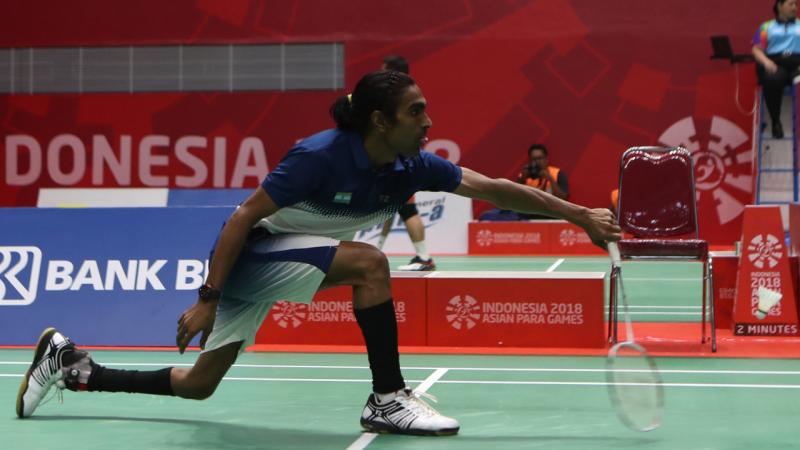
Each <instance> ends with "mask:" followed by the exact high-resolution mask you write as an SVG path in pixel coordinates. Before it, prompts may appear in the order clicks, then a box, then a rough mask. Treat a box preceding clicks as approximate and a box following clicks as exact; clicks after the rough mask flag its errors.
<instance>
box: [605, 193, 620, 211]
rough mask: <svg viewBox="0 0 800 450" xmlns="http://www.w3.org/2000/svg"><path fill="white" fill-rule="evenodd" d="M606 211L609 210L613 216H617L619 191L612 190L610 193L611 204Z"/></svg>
mask: <svg viewBox="0 0 800 450" xmlns="http://www.w3.org/2000/svg"><path fill="white" fill-rule="evenodd" d="M608 209H610V210H611V212H613V213H614V214H615V215H616V214H617V210H618V209H619V189H614V190H613V191H611V204H610V205H609V208H608Z"/></svg>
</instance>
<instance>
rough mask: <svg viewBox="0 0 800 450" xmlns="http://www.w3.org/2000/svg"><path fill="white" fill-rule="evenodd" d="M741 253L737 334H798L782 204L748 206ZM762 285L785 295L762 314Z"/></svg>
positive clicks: (734, 313)
mask: <svg viewBox="0 0 800 450" xmlns="http://www.w3.org/2000/svg"><path fill="white" fill-rule="evenodd" d="M741 252H742V254H741V258H739V270H738V274H737V281H736V299H735V303H734V312H733V322H734V330H733V332H734V334H736V335H751V336H784V335H796V334H798V324H797V303H796V296H795V290H794V283H793V282H792V275H791V270H790V267H789V255H788V254H789V251H788V249H787V248H786V244H785V241H784V233H783V224H782V222H781V213H780V208H779V207H777V206H754V205H748V206H747V207H746V208H745V212H744V225H743V227H742V251H741ZM761 287H764V288H767V289H769V290H771V291H775V292H778V293H780V294H781V295H782V299H781V301H780V302H778V303H777V304H775V305H774V306H772V307H771V308H766V309H767V310H768V313H767V314H766V316H764V315H761V316H759V314H758V313H759V309H760V308H759V297H760V296H759V288H761ZM762 307H763V305H762ZM764 312H765V313H766V312H767V311H764Z"/></svg>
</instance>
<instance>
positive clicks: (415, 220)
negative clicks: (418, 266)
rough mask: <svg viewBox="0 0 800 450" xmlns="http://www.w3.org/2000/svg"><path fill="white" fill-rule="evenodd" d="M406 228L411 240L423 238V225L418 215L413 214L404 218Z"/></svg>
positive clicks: (418, 240)
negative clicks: (406, 218)
mask: <svg viewBox="0 0 800 450" xmlns="http://www.w3.org/2000/svg"><path fill="white" fill-rule="evenodd" d="M406 229H407V230H408V237H410V238H411V242H420V241H424V240H425V225H423V224H422V219H420V218H419V215H413V216H411V217H409V218H408V220H406Z"/></svg>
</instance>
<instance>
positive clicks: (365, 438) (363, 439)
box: [347, 368, 447, 450]
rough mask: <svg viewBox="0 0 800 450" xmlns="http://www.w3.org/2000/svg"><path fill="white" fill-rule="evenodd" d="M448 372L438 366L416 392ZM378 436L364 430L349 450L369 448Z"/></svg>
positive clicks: (426, 387)
mask: <svg viewBox="0 0 800 450" xmlns="http://www.w3.org/2000/svg"><path fill="white" fill-rule="evenodd" d="M446 373H447V369H442V368H438V369H436V370H434V371H433V373H432V374H431V375H430V376H429V377H428V378H426V379H425V381H423V382H422V383H420V385H419V386H417V388H416V389H414V390H415V391H416V392H426V391H427V390H428V389H430V387H431V386H433V383H436V382H437V381H439V379H440V378H442V377H443V376H444V374H446ZM376 437H378V433H369V432H364V433H362V434H361V436H359V437H358V439H356V440H355V442H353V443H352V444H350V446H348V447H347V450H363V449H365V448H367V446H368V445H369V444H370V442H372V441H373V440H375V438H376Z"/></svg>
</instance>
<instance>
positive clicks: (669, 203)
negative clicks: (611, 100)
mask: <svg viewBox="0 0 800 450" xmlns="http://www.w3.org/2000/svg"><path fill="white" fill-rule="evenodd" d="M617 218H618V220H619V224H620V227H622V230H623V232H624V233H626V234H627V235H632V236H633V238H632V239H623V240H621V241H620V242H619V250H620V254H621V256H622V259H623V260H651V261H654V260H660V261H664V260H669V261H674V260H683V261H699V262H702V263H703V306H702V323H701V341H700V342H702V343H705V342H706V299H708V302H709V304H710V306H711V307H710V309H709V313H708V316H709V318H710V322H711V351H712V352H716V351H717V334H716V326H715V321H714V281H713V279H712V260H711V256H710V254H709V252H708V242H706V241H704V240H702V239H699V236H698V227H697V205H696V193H695V183H694V164H693V162H692V156H691V154H690V153H689V152H688V151H687V150H686V149H684V148H680V147H633V148H630V149H628V150H626V151H625V153H623V155H622V159H621V163H620V175H619V207H618V211H617ZM618 277H619V270H618V269H615V268H612V271H611V283H610V284H611V291H610V295H609V310H608V320H609V327H608V336H609V341H610V342H612V343H614V342H616V341H617V320H618V317H617V279H618Z"/></svg>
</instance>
